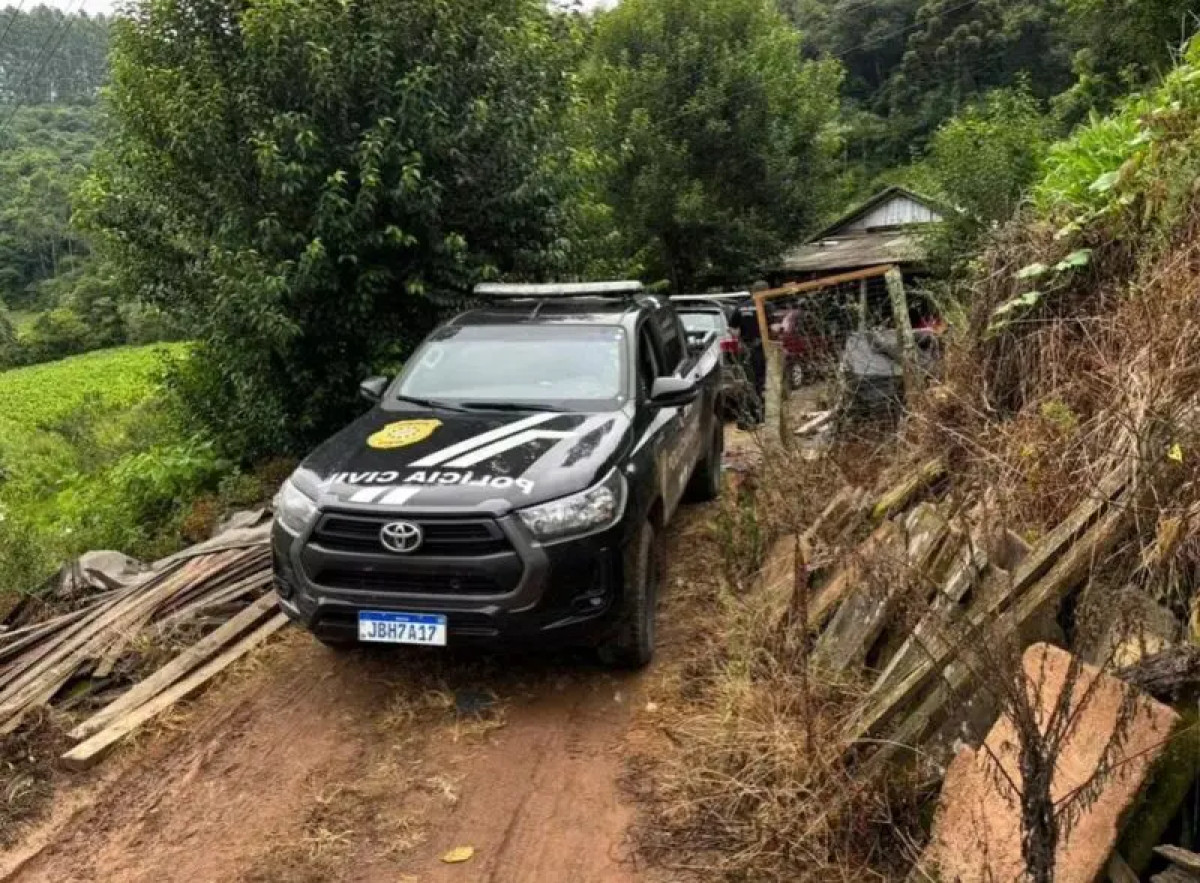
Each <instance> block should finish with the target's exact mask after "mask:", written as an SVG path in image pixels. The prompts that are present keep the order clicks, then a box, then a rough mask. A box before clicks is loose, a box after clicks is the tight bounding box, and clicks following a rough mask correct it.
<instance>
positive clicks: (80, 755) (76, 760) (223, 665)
mask: <svg viewBox="0 0 1200 883" xmlns="http://www.w3.org/2000/svg"><path fill="white" fill-rule="evenodd" d="M287 624H288V618H287V615H286V614H284V613H279V614H277V615H276V616H275V617H273V618H272V619H270V620H269V621H268V622H267V623H266V624H265V625H263V626H262V627H260V628H258V629H256V630H254V631H253V632H251V633H250V634H248V635H246V637H244V638H242V639H241V640H240V641H238V642H237V643H236V644H234V645H233V646H232V647H230V648H229V649H228V650H226V651H225V652H224V653H222V654H221V655H220V656H218V657H216V658H215V659H213V660H212V661H211V662H209V663H208V664H207V665H204V666H203V667H201V668H199V669H197V670H196V671H194V672H192V674H191V675H189V676H188V677H186V678H184V679H183V680H182V681H177V682H176V683H175V684H174V685H173V686H171V687H170V688H169V689H167V690H164V691H163V692H161V693H159V694H158V695H157V696H155V697H154V698H153V699H151V700H150V701H149V702H146V703H145V704H143V705H141V706H139V707H138V708H136V709H134V710H133V711H131V712H129V713H128V714H126V715H125V716H124V717H122V718H119V719H118V720H116V721H113V723H112V724H111V725H110V726H108V727H107V728H105V729H103V730H101V731H100V732H98V733H96V734H95V735H94V736H92V737H91V738H89V739H87V740H86V741H84V742H80V743H79V744H78V745H76V746H75V747H74V748H72V749H71V750H70V751H68V752H67V753H66V754H64V755H63V756H62V761H63V763H65V764H66V765H67V766H69V767H72V768H73V769H79V770H82V769H87V768H89V767H91V766H93V765H94V764H95V763H97V762H98V761H99V760H100V759H101V758H102V757H103V756H104V755H105V754H106V753H107V752H108V751H109V749H111V748H112V747H113V746H114V745H116V744H117V743H118V742H120V741H121V740H122V739H124V738H125V737H126V736H128V735H129V734H130V733H132V732H133V731H134V730H136V729H137V728H138V727H140V726H141V725H142V724H144V723H146V721H148V720H151V719H152V718H154V717H156V716H157V715H159V714H161V713H162V712H164V711H166V710H167V709H168V708H170V707H171V706H173V705H174V704H175V703H176V702H178V701H180V700H181V699H184V698H186V697H188V696H189V695H191V694H192V693H194V692H195V691H196V690H198V689H199V688H200V687H202V686H203V685H204V684H206V683H207V682H208V681H210V680H211V679H212V678H214V677H216V676H217V675H218V674H220V673H221V672H222V671H224V670H225V669H227V668H228V667H229V666H230V665H232V664H233V663H234V662H236V661H237V660H239V659H241V658H242V657H243V656H245V655H246V654H247V653H249V652H250V651H251V650H253V649H255V648H256V647H258V646H259V645H260V644H262V643H263V642H264V641H266V640H267V638H269V637H271V635H273V634H275V633H276V632H277V631H279V630H280V629H281V628H283V627H284V626H285V625H287Z"/></svg>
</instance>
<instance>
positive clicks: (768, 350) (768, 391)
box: [763, 340, 786, 444]
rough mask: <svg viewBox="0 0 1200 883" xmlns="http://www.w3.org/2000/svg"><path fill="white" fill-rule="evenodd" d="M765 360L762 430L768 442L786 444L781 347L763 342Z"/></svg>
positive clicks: (773, 343) (769, 341) (777, 344)
mask: <svg viewBox="0 0 1200 883" xmlns="http://www.w3.org/2000/svg"><path fill="white" fill-rule="evenodd" d="M763 354H764V355H765V356H766V358H767V377H766V383H765V384H764V389H763V398H764V399H766V401H764V402H763V420H764V426H763V430H764V432H765V433H766V438H767V440H768V441H769V442H775V443H780V444H785V443H786V431H785V429H784V420H783V402H784V382H783V372H784V367H783V346H782V345H781V344H780V343H779V342H778V341H774V340H764V341H763Z"/></svg>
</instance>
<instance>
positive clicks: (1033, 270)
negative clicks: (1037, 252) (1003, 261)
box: [1016, 261, 1050, 279]
mask: <svg viewBox="0 0 1200 883" xmlns="http://www.w3.org/2000/svg"><path fill="white" fill-rule="evenodd" d="M1049 270H1050V268H1049V267H1048V266H1046V265H1045V264H1043V263H1041V262H1040V261H1039V262H1038V263H1036V264H1030V265H1029V266H1027V267H1022V268H1021V269H1020V270H1018V271H1017V274H1016V278H1017V279H1036V278H1037V277H1039V276H1044V275H1046V273H1047V272H1048V271H1049Z"/></svg>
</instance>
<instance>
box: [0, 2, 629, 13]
mask: <svg viewBox="0 0 1200 883" xmlns="http://www.w3.org/2000/svg"><path fill="white" fill-rule="evenodd" d="M10 2H14V3H15V2H17V0H10ZM615 2H616V0H583V5H584V6H585V7H587V8H588V9H595V8H597V7H606V8H607V7H609V6H612V5H614V4H615ZM42 4H44V5H46V6H53V7H55V8H57V9H62V10H66V11H70V12H74V11H75V10H76V9H77V8H78V7H79V0H25V4H24V5H25V6H28V7H29V8H31V9H32V8H33V7H34V6H37V5H42ZM83 9H84V11H85V12H87V13H88V14H89V15H96V14H98V13H101V12H105V13H107V12H112V9H113V0H83Z"/></svg>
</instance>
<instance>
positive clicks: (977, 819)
mask: <svg viewBox="0 0 1200 883" xmlns="http://www.w3.org/2000/svg"><path fill="white" fill-rule="evenodd" d="M1070 662H1071V657H1070V654H1068V653H1066V652H1065V651H1063V650H1059V649H1058V648H1055V647H1050V646H1048V645H1045V644H1038V645H1035V646H1033V647H1030V648H1029V649H1028V650H1027V651H1026V652H1025V655H1024V657H1023V660H1022V663H1023V670H1024V673H1025V678H1026V680H1027V682H1028V684H1029V689H1030V691H1031V693H1032V692H1033V691H1036V694H1037V697H1038V704H1039V708H1040V712H1041V714H1040V718H1041V719H1042V720H1046V719H1047V718H1048V716H1049V715H1050V713H1051V712H1052V710H1053V707H1054V704H1055V703H1056V702H1057V701H1058V699H1059V697H1060V696H1061V695H1062V691H1063V688H1064V685H1065V682H1066V678H1067V674H1068V667H1069V665H1070ZM1096 679H1099V680H1098V681H1097V680H1096ZM1131 690H1133V688H1132V687H1130V686H1128V685H1127V684H1124V683H1123V682H1122V681H1120V680H1118V679H1117V678H1114V677H1112V676H1111V675H1107V674H1103V673H1102V672H1100V671H1099V670H1098V669H1096V668H1095V667H1093V666H1090V665H1084V666H1082V669H1081V671H1080V674H1079V679H1078V682H1077V683H1076V684H1075V685H1074V689H1073V690H1072V691H1071V696H1072V697H1073V698H1072V701H1073V702H1074V703H1075V707H1074V709H1073V711H1072V712H1071V713H1072V715H1073V716H1075V718H1076V720H1075V723H1074V726H1073V727H1072V729H1071V732H1070V734H1069V736H1068V737H1067V739H1066V741H1065V744H1064V745H1063V747H1062V751H1061V753H1060V755H1059V757H1058V761H1057V771H1056V774H1055V777H1054V781H1053V782H1052V785H1051V795H1052V797H1053V799H1054V800H1055V801H1056V802H1058V801H1062V800H1063V799H1064V798H1065V797H1066V796H1067V795H1069V794H1073V793H1074V792H1075V791H1076V789H1078V788H1079V787H1080V786H1081V785H1083V784H1084V783H1086V782H1087V781H1089V779H1091V778H1092V776H1094V775H1095V773H1096V770H1097V768H1098V765H1099V763H1100V762H1101V759H1102V757H1103V756H1104V753H1105V749H1106V748H1107V747H1108V744H1109V742H1110V740H1111V738H1112V736H1113V734H1114V732H1115V730H1116V726H1117V717H1118V714H1119V713H1120V712H1121V709H1122V706H1123V704H1124V703H1125V700H1126V699H1128V698H1130V694H1129V691H1131ZM1083 697H1087V698H1086V703H1085V704H1083V705H1082V706H1081V705H1080V703H1081V701H1084V700H1083ZM1132 698H1133V700H1134V702H1133V706H1132V709H1131V711H1130V713H1131V714H1132V718H1131V719H1130V720H1129V722H1128V724H1127V725H1126V727H1125V729H1124V732H1123V736H1124V738H1123V740H1121V744H1120V747H1119V749H1117V754H1116V756H1115V757H1114V758H1113V761H1114V766H1115V772H1113V773H1112V774H1111V775H1108V776H1107V778H1106V781H1105V782H1104V786H1103V788H1102V789H1101V791H1100V793H1099V794H1098V796H1097V797H1096V799H1095V800H1094V801H1092V802H1090V803H1087V804H1080V805H1079V806H1078V807H1077V810H1078V817H1077V819H1076V821H1075V824H1074V825H1073V827H1072V828H1071V829H1070V830H1069V831H1066V832H1064V835H1063V836H1061V837H1060V841H1059V846H1058V858H1057V871H1056V877H1055V879H1056V880H1057V881H1059V883H1091V881H1093V880H1095V879H1097V878H1098V877H1099V876H1100V874H1101V873H1102V872H1103V871H1104V870H1105V868H1106V866H1107V863H1108V859H1109V856H1110V854H1111V853H1112V851H1113V848H1114V845H1115V844H1116V841H1117V838H1118V836H1119V834H1120V833H1121V831H1120V826H1121V820H1122V818H1123V817H1124V816H1125V814H1126V812H1127V811H1128V810H1129V809H1130V808H1131V807H1132V806H1133V805H1134V804H1135V803H1136V802H1137V799H1138V796H1139V793H1140V792H1141V789H1142V786H1143V784H1144V783H1145V781H1146V779H1147V777H1148V776H1149V774H1150V771H1151V768H1152V766H1153V765H1154V762H1155V761H1156V760H1157V759H1158V758H1159V756H1160V755H1161V754H1162V753H1163V751H1164V749H1165V747H1166V744H1167V742H1168V740H1169V738H1170V736H1171V734H1172V733H1173V732H1174V731H1175V729H1176V727H1177V726H1178V724H1179V720H1180V719H1179V715H1177V714H1176V713H1175V712H1174V711H1172V710H1171V709H1170V708H1168V707H1167V706H1165V705H1162V704H1161V703H1159V702H1156V701H1154V700H1153V699H1150V698H1149V697H1146V696H1144V695H1142V694H1140V693H1138V694H1137V695H1136V696H1134V697H1132ZM985 744H986V749H983V748H981V749H979V750H975V749H972V748H964V749H963V750H962V751H961V752H960V753H959V754H958V756H957V757H956V758H955V759H954V761H953V762H952V763H951V765H950V768H949V769H948V770H947V772H946V780H945V783H944V785H943V787H942V797H941V802H940V805H939V808H938V814H937V817H936V819H935V821H934V828H933V836H932V838H931V841H930V845H929V848H928V849H927V851H926V855H925V858H924V860H923V866H924V867H926V868H927V869H929V870H932V871H933V872H934V873H935V874H940V875H941V876H940V877H939V878H938V879H944V880H955V881H958V883H975V881H978V883H984V881H990V880H1013V879H1020V877H1021V874H1022V870H1023V863H1022V859H1021V824H1020V807H1019V804H1018V801H1017V797H1016V795H1015V794H1013V793H1012V789H1011V788H1010V787H1008V786H1007V785H1002V784H1001V783H1003V782H1007V781H1012V782H1013V783H1016V784H1017V786H1018V787H1019V785H1020V782H1021V773H1020V768H1019V764H1018V750H1019V740H1018V737H1017V732H1016V729H1015V727H1014V725H1013V723H1012V721H1011V720H1010V719H1009V718H1008V717H1007V716H1004V717H1001V718H1000V719H999V720H998V721H997V722H996V724H995V725H994V726H993V727H992V729H991V731H990V732H989V733H988V736H987V739H986V740H985ZM997 763H998V764H999V767H1000V768H999V769H997Z"/></svg>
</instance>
